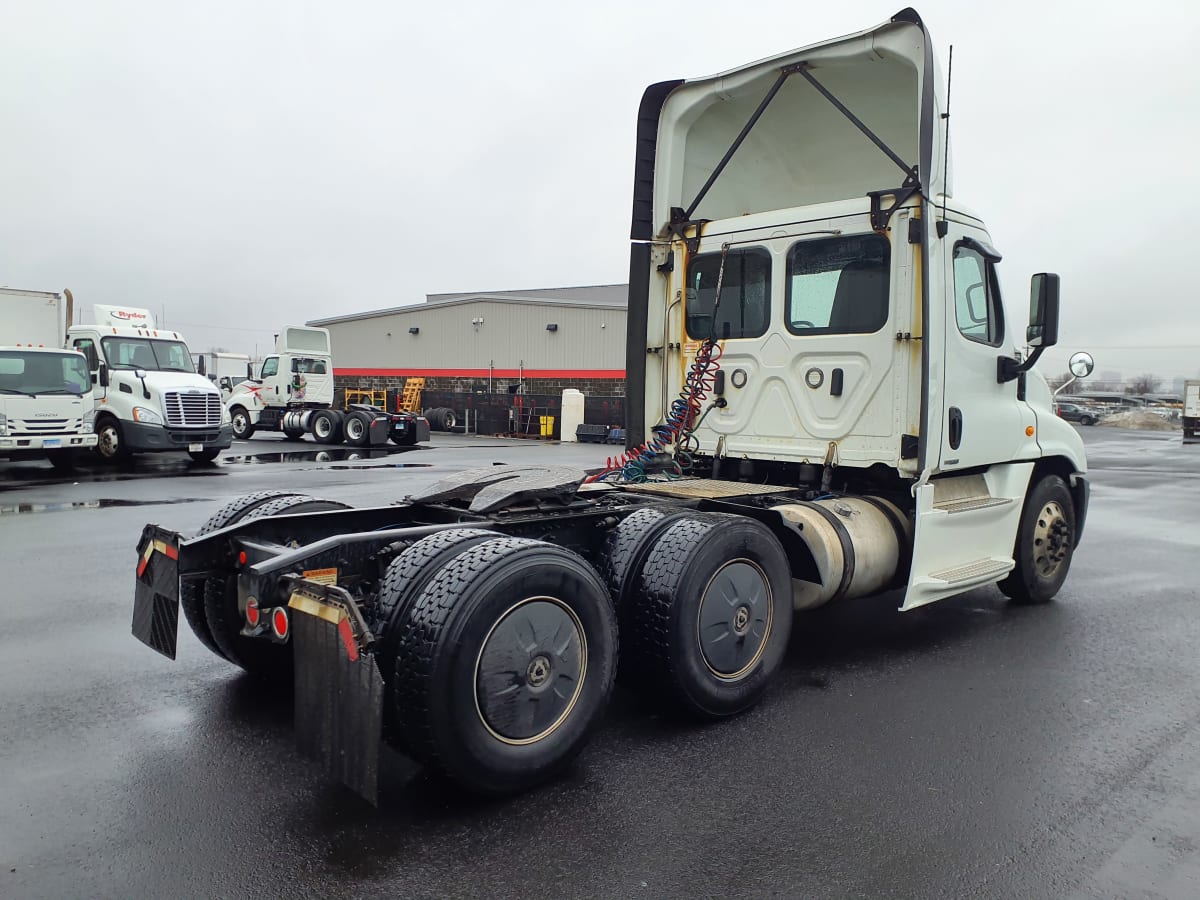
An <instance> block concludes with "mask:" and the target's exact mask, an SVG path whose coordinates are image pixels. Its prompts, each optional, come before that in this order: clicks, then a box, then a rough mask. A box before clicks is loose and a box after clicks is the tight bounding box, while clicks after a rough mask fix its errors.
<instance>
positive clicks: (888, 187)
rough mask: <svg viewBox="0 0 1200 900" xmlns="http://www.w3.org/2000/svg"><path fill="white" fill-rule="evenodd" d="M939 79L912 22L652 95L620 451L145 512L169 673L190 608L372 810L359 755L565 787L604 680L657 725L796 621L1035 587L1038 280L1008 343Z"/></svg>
mask: <svg viewBox="0 0 1200 900" xmlns="http://www.w3.org/2000/svg"><path fill="white" fill-rule="evenodd" d="M942 90H943V89H942V84H941V79H940V76H939V74H938V69H937V65H936V63H935V60H934V47H933V42H932V41H931V39H930V37H929V34H928V32H927V30H926V28H925V25H924V24H923V22H922V21H921V19H920V17H919V16H918V15H917V14H916V13H915V12H914V11H913V10H911V9H906V10H903V11H902V12H900V13H898V14H897V15H896V16H894V17H893V18H892V19H890V20H889V21H887V22H884V23H883V24H881V25H879V26H877V27H875V28H871V29H868V30H866V31H863V32H860V33H857V34H853V35H850V36H848V37H842V38H838V39H836V40H831V41H826V42H823V43H819V44H814V45H812V46H809V47H805V48H803V49H800V50H796V51H793V52H790V53H785V54H782V55H780V56H777V57H774V58H771V59H766V60H763V61H760V62H755V63H752V64H749V65H746V66H742V67H740V68H737V69H734V70H731V71H729V72H725V73H723V74H721V75H717V76H714V77H711V78H701V79H695V80H678V81H668V82H663V83H659V84H655V85H652V86H651V87H649V88H648V89H647V90H646V91H645V94H644V96H643V98H642V102H641V106H640V109H639V110H638V113H637V143H636V149H635V179H634V188H633V210H632V213H633V214H632V231H631V238H632V241H631V251H630V269H629V272H630V275H629V283H630V288H629V318H628V322H629V324H628V334H627V348H628V353H627V371H628V376H627V377H628V379H629V385H630V391H629V393H630V402H629V406H628V410H629V412H628V422H627V430H628V441H629V443H628V446H627V448H626V451H625V453H623V454H622V455H620V456H619V457H616V458H613V459H610V460H609V463H608V465H607V466H606V467H604V468H603V469H602V470H597V471H592V472H583V471H576V470H573V469H570V468H563V467H555V466H495V467H489V468H486V469H479V470H472V471H466V472H461V473H458V474H456V475H453V476H451V477H449V478H446V479H444V480H442V481H440V482H438V483H437V484H434V485H433V486H431V487H429V488H427V489H425V490H423V491H419V492H417V493H416V494H413V495H411V496H409V497H406V498H403V500H402V502H399V503H396V504H393V505H388V506H379V507H374V508H360V509H351V508H347V507H346V506H345V505H344V504H341V503H337V502H333V501H330V500H325V499H321V498H313V497H308V496H304V495H302V494H299V493H293V492H265V493H259V494H253V495H250V496H248V497H242V498H239V499H237V500H234V501H232V502H231V503H229V504H228V505H227V506H226V507H225V508H224V509H222V510H221V511H220V512H218V513H217V514H216V515H215V516H213V517H212V518H211V519H210V520H209V521H208V522H207V523H206V524H205V526H204V527H203V528H202V529H201V531H200V533H199V534H196V535H183V534H180V533H179V532H176V531H172V530H169V529H167V528H164V527H162V526H159V525H155V524H151V525H147V526H146V527H145V529H144V530H143V532H142V535H141V539H140V541H139V543H138V547H137V563H136V566H137V571H136V581H135V597H134V619H133V631H134V634H135V635H136V636H137V637H138V638H139V639H140V640H142V641H143V642H145V643H147V644H148V645H150V646H151V647H153V648H154V649H156V650H158V651H159V652H161V653H163V654H165V655H167V656H168V657H172V658H173V657H174V655H175V650H176V640H177V623H178V609H179V607H180V606H182V608H183V612H184V616H185V618H186V619H187V621H188V623H189V625H190V626H191V629H192V631H193V632H194V633H195V634H196V636H197V638H198V639H199V640H200V641H202V642H203V643H205V644H206V645H207V646H208V647H209V648H210V649H211V650H213V652H215V653H217V654H218V655H220V656H223V657H224V658H226V659H228V660H229V661H230V662H232V663H233V664H235V665H238V666H241V667H242V668H244V669H246V670H247V671H250V672H253V673H256V674H259V675H263V676H268V677H275V678H280V679H287V678H290V679H292V680H293V692H294V703H295V727H296V732H297V742H298V744H299V747H300V749H301V750H302V751H303V752H304V753H306V754H308V755H311V756H313V757H314V758H316V759H318V760H319V761H320V762H321V763H322V764H323V765H324V767H325V768H326V770H327V771H328V772H329V773H330V774H331V775H332V776H333V777H335V778H337V779H340V780H341V781H343V782H344V783H346V784H347V785H349V786H351V787H352V788H353V789H355V790H357V791H359V792H360V793H362V794H363V795H364V796H368V797H373V796H374V794H375V786H376V774H377V767H378V753H379V747H380V743H381V741H386V742H387V743H389V744H390V745H392V746H394V747H396V748H398V749H399V750H401V751H402V752H404V753H406V754H408V755H410V756H411V757H413V758H415V759H417V760H419V761H421V762H422V763H424V764H426V765H428V766H430V767H433V768H434V769H437V770H439V771H441V772H442V773H444V774H446V775H447V776H449V777H450V778H451V779H453V780H455V781H457V782H459V783H460V784H462V785H464V786H466V787H467V788H469V789H472V790H476V791H481V792H486V793H505V792H511V791H519V790H522V789H525V788H528V787H530V786H532V785H535V784H537V783H539V782H541V781H543V780H545V779H547V778H549V777H551V776H552V775H554V773H556V772H558V771H560V770H561V769H562V768H563V766H564V765H566V764H567V763H568V761H569V760H570V759H571V758H572V757H573V756H574V755H575V754H576V753H578V752H579V751H580V749H581V748H582V747H583V746H584V744H585V743H586V741H587V739H588V737H589V736H590V735H591V734H592V732H593V731H594V729H595V727H596V725H597V723H598V722H599V721H600V718H601V716H602V714H603V712H604V709H605V707H606V705H607V703H608V701H609V697H610V694H611V691H612V689H613V685H614V683H615V682H616V681H618V680H619V681H620V682H622V683H624V684H625V685H627V686H628V687H629V688H630V689H631V690H633V691H635V692H637V693H638V694H639V695H641V696H642V697H644V698H646V699H647V700H650V701H653V702H654V703H656V704H657V705H658V706H659V708H660V709H662V710H663V711H665V712H667V713H671V714H680V715H686V716H692V717H698V718H702V719H720V718H725V717H729V716H733V715H736V714H738V713H740V712H742V711H744V710H746V709H748V708H749V707H751V706H752V705H754V704H755V703H756V702H757V701H758V700H759V698H760V697H762V695H763V692H764V691H765V690H766V689H767V687H768V685H769V684H770V682H771V679H772V676H773V675H774V674H775V673H776V671H777V670H778V668H779V666H780V663H781V661H782V659H783V657H784V653H785V649H786V647H787V644H788V639H789V634H790V632H791V628H792V622H793V614H796V613H799V611H802V610H807V609H811V608H813V607H817V606H820V605H822V604H826V603H837V602H841V601H844V600H847V599H850V598H854V597H862V596H867V595H873V594H879V595H883V596H884V597H889V596H890V597H893V598H896V601H897V602H898V603H899V606H900V609H902V610H913V609H916V608H919V607H922V606H925V605H926V604H929V603H932V602H934V601H937V600H941V599H944V598H947V597H953V596H955V595H958V594H961V593H963V592H965V591H968V590H972V589H978V588H983V587H985V586H988V585H993V584H996V585H998V586H999V588H1000V590H1002V591H1003V592H1004V593H1006V594H1007V595H1008V596H1009V597H1011V598H1012V600H1013V602H1016V603H1030V604H1040V603H1046V602H1048V601H1049V600H1051V598H1053V597H1054V596H1055V594H1056V593H1057V592H1058V591H1059V589H1060V588H1061V586H1062V585H1063V582H1064V580H1065V579H1066V577H1067V572H1068V570H1069V568H1070V565H1071V560H1072V555H1073V553H1074V551H1075V549H1076V547H1077V546H1078V544H1079V540H1080V536H1081V535H1082V533H1083V527H1084V520H1085V516H1086V512H1087V505H1088V480H1087V475H1086V471H1087V469H1086V461H1085V457H1084V450H1083V445H1082V443H1081V441H1080V438H1079V436H1078V435H1077V434H1076V433H1075V431H1074V429H1073V428H1072V427H1071V426H1070V425H1068V424H1067V423H1065V422H1063V421H1062V420H1060V419H1059V418H1058V417H1057V416H1055V414H1054V409H1053V403H1052V399H1051V394H1050V391H1049V389H1048V387H1047V385H1046V382H1045V380H1044V379H1043V378H1042V376H1041V375H1040V374H1039V373H1038V372H1037V371H1036V370H1035V369H1034V368H1033V365H1034V363H1035V362H1036V360H1037V358H1038V356H1039V355H1040V354H1041V352H1042V351H1043V350H1044V349H1045V348H1046V347H1049V346H1052V345H1054V344H1055V343H1056V341H1057V339H1058V320H1059V316H1058V313H1059V280H1058V278H1057V277H1056V276H1054V275H1052V274H1048V273H1044V274H1039V275H1035V276H1033V279H1032V284H1031V292H1030V293H1031V302H1030V314H1029V320H1028V325H1027V327H1025V329H1024V333H1021V331H1020V329H1019V328H1018V327H1017V325H1016V323H1010V322H1009V321H1008V320H1007V319H1006V316H1005V313H1004V307H1003V304H1002V302H1001V296H1000V280H999V264H1000V260H1001V256H1000V252H999V250H998V249H997V248H996V244H995V242H994V241H993V240H992V238H991V236H990V234H989V233H988V231H987V230H986V229H985V226H984V223H983V220H982V219H981V218H980V216H979V215H978V213H976V212H974V211H973V210H971V209H970V208H969V207H967V206H965V205H964V204H963V203H962V202H961V201H960V200H959V198H957V197H955V196H954V194H953V192H952V190H951V185H950V184H949V180H948V171H949V169H948V152H947V138H946V129H947V126H948V122H947V120H946V119H945V118H944V117H943V114H944V112H945V110H946V106H945V101H944V95H943V92H942ZM1022 326H1024V323H1022ZM1018 344H1021V345H1024V347H1025V348H1026V352H1022V350H1021V349H1020V348H1019V347H1018ZM618 645H619V647H620V654H619V656H618ZM262 764H263V765H269V761H266V760H264V761H262Z"/></svg>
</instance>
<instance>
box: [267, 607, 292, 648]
mask: <svg viewBox="0 0 1200 900" xmlns="http://www.w3.org/2000/svg"><path fill="white" fill-rule="evenodd" d="M271 630H272V631H273V632H275V637H277V638H279V640H281V641H282V640H283V639H284V638H286V637H287V636H288V614H287V610H286V609H285V608H284V607H282V606H277V607H275V612H274V613H272V614H271Z"/></svg>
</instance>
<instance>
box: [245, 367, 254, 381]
mask: <svg viewBox="0 0 1200 900" xmlns="http://www.w3.org/2000/svg"><path fill="white" fill-rule="evenodd" d="M246 377H247V378H253V377H254V363H246Z"/></svg>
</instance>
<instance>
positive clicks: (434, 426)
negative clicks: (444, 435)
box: [422, 406, 444, 431]
mask: <svg viewBox="0 0 1200 900" xmlns="http://www.w3.org/2000/svg"><path fill="white" fill-rule="evenodd" d="M443 411H444V410H443V408H442V407H440V406H435V407H434V408H433V409H427V410H425V412H423V413H422V415H423V416H425V419H426V420H427V421H428V422H429V430H430V431H441V430H442V420H441V418H440V417H441V414H442V412H443Z"/></svg>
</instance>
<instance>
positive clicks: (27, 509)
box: [0, 497, 205, 516]
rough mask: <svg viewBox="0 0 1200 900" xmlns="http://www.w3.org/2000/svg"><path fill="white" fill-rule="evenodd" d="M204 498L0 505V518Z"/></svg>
mask: <svg viewBox="0 0 1200 900" xmlns="http://www.w3.org/2000/svg"><path fill="white" fill-rule="evenodd" d="M204 499H205V498H203V497H179V498H177V499H175V500H117V499H109V498H103V499H100V500H71V501H65V502H63V503H0V516H15V515H20V514H21V513H44V512H70V511H71V510H75V509H109V508H111V507H114V506H170V505H171V504H174V503H199V502H201V501H202V500H204Z"/></svg>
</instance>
